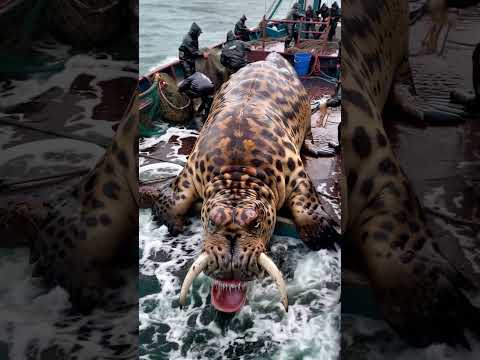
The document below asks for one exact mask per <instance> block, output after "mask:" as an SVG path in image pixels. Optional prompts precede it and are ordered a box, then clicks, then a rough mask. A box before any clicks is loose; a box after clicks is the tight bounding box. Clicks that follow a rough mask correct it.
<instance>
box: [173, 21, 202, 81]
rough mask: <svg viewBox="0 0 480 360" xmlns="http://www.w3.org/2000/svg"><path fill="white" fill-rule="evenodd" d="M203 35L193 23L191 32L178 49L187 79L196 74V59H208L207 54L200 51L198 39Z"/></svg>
mask: <svg viewBox="0 0 480 360" xmlns="http://www.w3.org/2000/svg"><path fill="white" fill-rule="evenodd" d="M201 33H202V29H200V26H198V25H197V24H196V23H192V26H191V27H190V31H189V32H188V34H187V35H185V37H184V38H183V41H182V44H181V45H180V47H179V48H178V58H179V59H180V64H181V65H182V66H183V71H184V73H185V77H186V78H187V77H189V76H190V75H193V73H194V72H195V59H197V58H201V57H203V58H205V59H206V58H207V57H208V54H207V53H201V52H200V50H199V49H198V37H199V36H200V34H201Z"/></svg>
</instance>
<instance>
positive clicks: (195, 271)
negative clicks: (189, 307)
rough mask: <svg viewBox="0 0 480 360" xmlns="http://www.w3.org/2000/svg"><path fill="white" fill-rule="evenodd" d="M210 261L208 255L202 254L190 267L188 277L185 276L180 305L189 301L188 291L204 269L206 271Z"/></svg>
mask: <svg viewBox="0 0 480 360" xmlns="http://www.w3.org/2000/svg"><path fill="white" fill-rule="evenodd" d="M209 259H210V256H208V255H207V254H206V253H202V254H200V256H199V257H198V258H197V260H195V261H194V262H193V264H192V266H190V269H188V272H187V276H185V279H184V280H183V284H182V289H181V290H180V305H185V302H186V301H187V294H188V289H190V286H191V285H192V283H193V280H195V278H196V277H197V276H198V275H199V274H200V273H201V272H202V271H203V269H205V267H206V266H207V263H208V260H209Z"/></svg>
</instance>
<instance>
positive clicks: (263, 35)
mask: <svg viewBox="0 0 480 360" xmlns="http://www.w3.org/2000/svg"><path fill="white" fill-rule="evenodd" d="M266 28H267V20H266V18H265V15H263V19H262V50H263V51H265V35H266V32H267V31H266V30H267V29H266Z"/></svg>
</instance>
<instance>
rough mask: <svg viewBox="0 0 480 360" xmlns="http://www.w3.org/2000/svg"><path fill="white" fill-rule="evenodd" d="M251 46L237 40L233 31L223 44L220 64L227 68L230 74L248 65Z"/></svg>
mask: <svg viewBox="0 0 480 360" xmlns="http://www.w3.org/2000/svg"><path fill="white" fill-rule="evenodd" d="M250 51H251V49H250V46H248V44H247V43H245V42H244V41H241V40H236V39H235V35H234V34H233V32H232V31H229V32H228V34H227V41H226V42H225V44H223V47H222V55H221V56H220V62H221V63H222V65H223V66H225V67H226V68H227V69H228V71H229V72H230V74H232V73H235V72H237V71H238V70H239V69H241V68H242V67H244V66H245V65H247V64H248V54H247V53H248V52H250Z"/></svg>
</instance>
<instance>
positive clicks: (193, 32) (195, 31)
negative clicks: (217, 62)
mask: <svg viewBox="0 0 480 360" xmlns="http://www.w3.org/2000/svg"><path fill="white" fill-rule="evenodd" d="M201 33H202V29H201V28H200V26H198V25H197V23H196V22H194V23H192V26H190V35H192V36H194V37H199V36H200V34H201Z"/></svg>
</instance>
